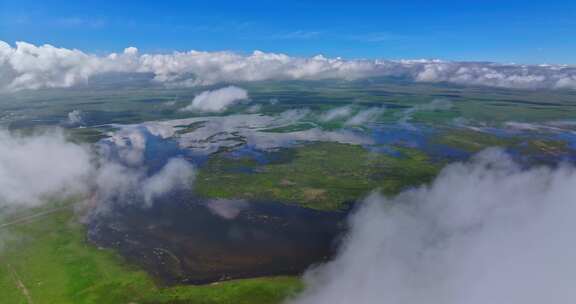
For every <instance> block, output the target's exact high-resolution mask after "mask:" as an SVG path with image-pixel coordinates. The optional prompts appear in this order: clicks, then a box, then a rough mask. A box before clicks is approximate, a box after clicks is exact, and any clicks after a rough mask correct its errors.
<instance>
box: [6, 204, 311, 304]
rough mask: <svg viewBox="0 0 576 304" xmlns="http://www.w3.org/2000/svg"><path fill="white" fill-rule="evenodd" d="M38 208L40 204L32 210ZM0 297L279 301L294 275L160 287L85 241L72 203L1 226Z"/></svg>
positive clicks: (295, 286)
mask: <svg viewBox="0 0 576 304" xmlns="http://www.w3.org/2000/svg"><path fill="white" fill-rule="evenodd" d="M36 211H39V210H36ZM0 233H2V234H3V236H4V239H7V240H8V241H7V242H6V243H4V244H3V245H4V246H3V247H4V248H3V250H2V251H1V252H0V303H3V304H11V303H58V304H60V303H62V304H65V303H98V304H101V303H110V304H113V303H203V304H204V303H205V304H217V303H230V304H242V303H245V304H260V303H262V304H268V303H280V302H281V301H282V300H283V299H285V298H286V297H288V296H290V295H293V294H295V293H296V292H297V291H298V290H300V289H301V287H302V285H301V282H300V281H299V279H298V278H294V277H274V278H257V279H246V280H237V281H229V282H222V283H215V284H211V285H206V286H176V287H160V286H158V285H157V284H156V283H155V282H154V281H153V280H152V279H151V277H149V276H148V274H146V273H145V272H144V271H141V270H138V269H136V268H135V267H133V266H131V265H129V264H127V263H125V262H124V261H123V260H122V258H121V257H119V256H118V255H117V254H115V253H114V252H113V251H110V250H105V249H99V248H96V247H94V246H93V245H91V244H88V243H87V242H86V241H85V230H84V227H83V226H82V225H81V224H79V223H78V221H77V220H76V219H75V218H74V213H73V211H72V209H71V208H64V209H58V210H57V211H55V212H53V213H49V214H46V215H44V216H39V217H36V218H33V219H30V220H29V221H24V222H20V223H17V224H13V225H10V226H8V227H4V228H2V230H1V231H0Z"/></svg>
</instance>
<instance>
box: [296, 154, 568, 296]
mask: <svg viewBox="0 0 576 304" xmlns="http://www.w3.org/2000/svg"><path fill="white" fill-rule="evenodd" d="M575 198H576V171H575V169H574V168H573V167H570V166H568V165H566V166H559V167H558V168H555V169H551V168H532V169H522V168H520V166H518V165H517V164H516V163H514V162H513V161H512V160H511V159H510V158H509V156H507V155H506V154H505V153H504V152H502V151H501V150H495V149H490V150H486V151H484V152H482V153H480V154H479V155H477V156H476V157H474V158H473V159H472V160H471V161H470V162H468V163H456V164H452V165H449V166H447V167H446V168H445V169H444V170H443V171H442V173H441V174H440V175H439V176H438V177H437V178H436V180H435V181H434V182H433V183H432V184H430V185H429V186H423V187H420V188H417V189H413V190H409V191H406V192H403V193H401V194H399V195H398V196H395V197H390V198H387V197H383V196H381V195H380V194H378V193H373V194H371V195H370V196H368V197H367V198H366V199H365V200H364V202H363V204H362V206H361V207H360V208H359V209H358V210H357V212H356V213H355V214H354V215H353V216H352V217H351V218H350V222H349V223H350V227H351V231H350V233H349V235H348V236H347V238H346V240H345V241H344V243H343V245H342V246H341V249H340V253H339V254H338V256H337V257H336V258H335V259H334V260H333V261H331V262H329V263H327V264H324V265H322V266H319V267H317V268H315V269H312V270H309V271H308V273H307V274H306V276H305V281H306V283H307V289H306V290H305V291H304V292H303V293H302V294H301V295H299V296H297V297H296V298H295V299H292V300H290V301H288V303H290V304H312V303H314V304H325V303H326V304H327V303H330V304H340V303H342V304H344V303H346V304H349V303H355V304H372V303H386V304H420V303H427V304H440V303H442V304H486V303H491V304H541V303H570V302H572V301H573V299H574V298H575V297H576V289H575V288H574V282H576V263H574V261H575V257H576V234H575V233H574V231H576V221H575V217H576V199H575Z"/></svg>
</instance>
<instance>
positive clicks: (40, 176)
mask: <svg viewBox="0 0 576 304" xmlns="http://www.w3.org/2000/svg"><path fill="white" fill-rule="evenodd" d="M92 170H93V167H92V165H91V156H90V152H89V151H88V149H87V148H85V147H83V146H80V145H77V144H73V143H70V142H67V141H66V140H65V138H64V135H63V134H62V133H61V132H58V131H53V132H51V133H45V134H41V135H37V136H31V137H21V136H15V135H13V134H10V133H8V132H7V131H2V130H0V209H1V207H11V206H24V207H32V206H37V205H39V204H41V203H42V202H43V201H45V200H46V199H48V198H62V197H65V196H67V195H72V194H78V193H82V192H85V191H86V190H87V182H88V178H89V176H90V174H91V172H92Z"/></svg>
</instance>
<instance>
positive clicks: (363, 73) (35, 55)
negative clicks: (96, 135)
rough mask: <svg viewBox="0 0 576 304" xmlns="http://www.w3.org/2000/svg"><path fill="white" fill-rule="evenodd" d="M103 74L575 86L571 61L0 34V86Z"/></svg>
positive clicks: (189, 80)
mask: <svg viewBox="0 0 576 304" xmlns="http://www.w3.org/2000/svg"><path fill="white" fill-rule="evenodd" d="M110 73H147V74H151V75H152V78H153V80H154V81H156V82H159V83H164V84H167V85H171V86H198V85H210V84H216V83H229V82H238V81H259V80H299V79H301V80H306V79H312V80H313V79H331V78H334V79H345V80H350V79H358V78H364V77H371V76H394V77H406V78H408V79H412V80H413V81H418V82H448V83H455V84H463V85H480V86H493V87H503V88H521V89H561V88H564V89H576V68H575V67H572V66H565V65H516V64H496V63H482V62H450V61H440V60H396V61H392V60H344V59H341V58H326V57H323V56H314V57H310V58H302V57H291V56H288V55H285V54H277V53H264V52H260V51H255V52H253V53H252V54H250V55H240V54H236V53H232V52H201V51H189V52H174V53H170V54H140V53H139V52H138V49H136V48H134V47H129V48H126V49H125V50H124V52H122V53H120V54H117V53H112V54H109V55H105V56H97V55H92V54H87V53H84V52H82V51H80V50H76V49H66V48H58V47H54V46H51V45H40V46H36V45H33V44H29V43H26V42H16V44H15V46H11V45H9V44H8V43H6V42H3V41H0V91H5V92H6V91H8V92H13V91H18V90H23V89H40V88H57V87H70V86H73V85H76V84H79V83H86V82H87V81H88V80H89V79H90V78H92V77H95V76H102V75H106V74H110Z"/></svg>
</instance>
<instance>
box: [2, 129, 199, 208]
mask: <svg viewBox="0 0 576 304" xmlns="http://www.w3.org/2000/svg"><path fill="white" fill-rule="evenodd" d="M151 129H152V130H155V129H154V128H151ZM145 132H147V133H145ZM147 134H151V132H149V131H147V130H145V131H144V130H142V129H137V128H132V129H130V130H129V131H119V134H118V135H115V136H112V137H111V138H109V139H107V140H105V141H103V142H101V143H99V144H97V147H99V149H98V152H97V153H93V152H94V151H93V150H90V149H89V148H87V147H85V146H83V145H80V144H76V143H72V142H69V141H67V140H66V138H65V137H64V135H63V133H62V132H61V131H58V130H54V131H52V132H48V133H43V134H36V135H32V136H18V135H14V134H12V133H9V132H7V131H3V130H0V210H2V209H5V208H13V207H23V208H28V207H34V206H39V205H41V204H43V203H46V202H49V201H51V200H54V199H63V198H66V197H69V196H71V195H80V196H81V197H85V196H92V197H93V201H95V202H96V203H97V204H102V205H108V203H114V202H120V201H121V202H123V203H144V206H147V205H150V204H152V202H153V201H154V199H155V198H157V197H159V196H162V195H164V194H167V193H169V192H170V191H172V190H176V189H189V188H190V187H191V185H192V182H193V179H194V173H195V171H194V168H193V166H192V165H191V164H190V163H189V162H187V161H186V160H184V159H181V158H178V157H174V158H170V159H167V160H166V162H165V164H164V165H163V166H162V167H160V168H158V169H157V170H156V171H152V172H151V171H150V170H149V168H148V165H147V163H146V160H145V157H144V154H145V151H146V147H147V137H146V135H147ZM152 136H153V135H152ZM102 208H103V209H105V208H107V207H106V206H103V207H102Z"/></svg>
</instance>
